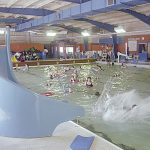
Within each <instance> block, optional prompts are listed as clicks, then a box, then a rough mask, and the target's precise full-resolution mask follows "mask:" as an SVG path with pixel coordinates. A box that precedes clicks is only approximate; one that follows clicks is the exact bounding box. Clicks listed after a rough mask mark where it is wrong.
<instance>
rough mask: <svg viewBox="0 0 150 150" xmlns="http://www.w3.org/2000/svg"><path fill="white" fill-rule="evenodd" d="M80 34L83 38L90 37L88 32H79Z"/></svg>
mask: <svg viewBox="0 0 150 150" xmlns="http://www.w3.org/2000/svg"><path fill="white" fill-rule="evenodd" d="M81 34H82V35H83V36H90V33H89V32H87V31H86V30H85V31H83V32H81Z"/></svg>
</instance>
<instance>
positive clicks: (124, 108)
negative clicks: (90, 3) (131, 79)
mask: <svg viewBox="0 0 150 150" xmlns="http://www.w3.org/2000/svg"><path fill="white" fill-rule="evenodd" d="M136 106H137V105H136V104H134V105H132V107H131V108H130V107H126V106H123V110H127V111H130V110H132V109H133V108H135V107H136Z"/></svg>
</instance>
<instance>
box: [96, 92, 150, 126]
mask: <svg viewBox="0 0 150 150" xmlns="http://www.w3.org/2000/svg"><path fill="white" fill-rule="evenodd" d="M106 95H107V96H105V97H104V95H103V96H102V97H100V99H99V100H98V102H97V103H96V105H95V107H94V114H95V115H96V116H101V117H102V118H103V119H104V120H106V121H115V122H125V121H134V122H143V123H144V122H145V123H150V97H147V98H145V99H142V98H141V97H140V96H139V94H138V93H137V92H136V91H135V90H132V91H129V92H126V93H122V94H117V95H115V96H113V97H110V96H109V95H108V94H107V93H106ZM101 98H103V99H101Z"/></svg>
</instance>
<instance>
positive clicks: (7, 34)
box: [5, 26, 10, 54]
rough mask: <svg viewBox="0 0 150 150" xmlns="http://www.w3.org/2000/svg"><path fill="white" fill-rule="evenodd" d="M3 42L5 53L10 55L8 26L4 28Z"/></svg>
mask: <svg viewBox="0 0 150 150" xmlns="http://www.w3.org/2000/svg"><path fill="white" fill-rule="evenodd" d="M5 42H6V49H7V53H8V54H10V27H9V26H6V33H5Z"/></svg>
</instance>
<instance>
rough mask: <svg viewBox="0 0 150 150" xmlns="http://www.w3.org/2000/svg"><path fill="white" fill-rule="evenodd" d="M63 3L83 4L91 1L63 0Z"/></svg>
mask: <svg viewBox="0 0 150 150" xmlns="http://www.w3.org/2000/svg"><path fill="white" fill-rule="evenodd" d="M61 1H65V2H71V3H77V4H82V3H85V2H88V1H90V0H61Z"/></svg>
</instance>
